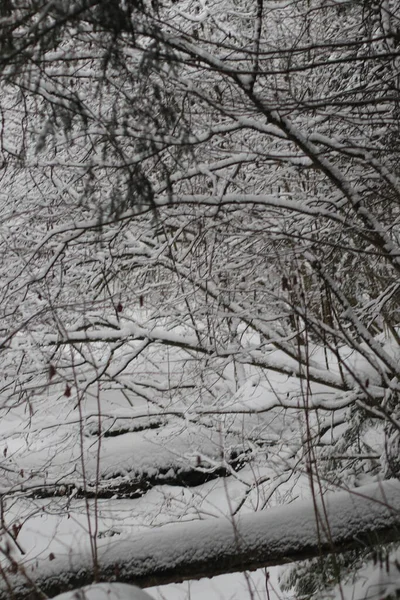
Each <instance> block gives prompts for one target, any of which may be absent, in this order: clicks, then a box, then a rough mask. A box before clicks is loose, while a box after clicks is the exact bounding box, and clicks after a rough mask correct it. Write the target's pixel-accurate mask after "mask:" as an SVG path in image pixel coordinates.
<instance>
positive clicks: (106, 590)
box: [55, 583, 153, 600]
mask: <svg viewBox="0 0 400 600" xmlns="http://www.w3.org/2000/svg"><path fill="white" fill-rule="evenodd" d="M55 598H56V600H153V598H152V597H151V596H150V595H149V594H147V593H146V592H144V591H143V590H141V589H140V588H138V587H136V586H134V585H127V584H125V583H97V584H93V585H88V586H85V587H83V588H79V589H76V590H73V591H71V592H65V593H64V594H59V595H58V596H56V597H55Z"/></svg>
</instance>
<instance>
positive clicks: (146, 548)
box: [0, 480, 400, 600]
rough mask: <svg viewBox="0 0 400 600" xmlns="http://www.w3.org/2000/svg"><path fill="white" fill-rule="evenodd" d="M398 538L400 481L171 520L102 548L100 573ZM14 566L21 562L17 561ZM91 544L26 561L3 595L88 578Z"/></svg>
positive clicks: (134, 572)
mask: <svg viewBox="0 0 400 600" xmlns="http://www.w3.org/2000/svg"><path fill="white" fill-rule="evenodd" d="M396 540H400V482H398V481H394V480H391V481H385V482H382V483H376V484H373V485H369V486H365V487H360V488H356V489H353V490H347V491H342V492H338V493H330V494H327V495H325V496H324V499H323V501H321V500H318V501H316V502H315V503H314V502H313V501H312V500H307V501H298V502H294V503H293V504H291V505H286V506H282V507H279V506H278V507H275V508H272V509H269V510H266V511H261V512H257V513H252V514H247V515H242V516H240V517H239V518H237V519H230V518H221V519H212V520H211V519H210V520H207V521H196V522H187V523H181V524H176V525H169V526H165V527H162V528H160V529H158V530H152V531H150V532H149V533H141V534H140V535H137V536H136V537H134V538H132V537H129V538H128V537H125V538H122V537H121V538H119V539H116V538H115V537H114V538H112V539H109V540H107V542H103V541H102V542H101V545H100V544H99V547H98V564H97V568H96V572H97V576H98V578H100V579H102V580H106V581H118V582H125V583H135V584H136V585H139V586H140V587H149V586H154V585H162V584H166V583H170V582H180V581H183V580H188V579H198V578H201V577H212V576H214V575H219V574H223V573H233V572H236V571H244V570H252V569H256V568H260V567H268V566H272V565H279V564H284V563H289V562H292V561H297V560H303V559H306V558H311V557H315V556H319V555H320V554H328V553H331V552H342V551H345V550H348V549H353V548H360V547H362V548H365V547H366V546H367V547H368V546H374V545H376V544H377V543H385V542H389V541H396ZM12 566H13V567H14V569H13V570H14V571H15V570H16V565H15V564H14V565H12ZM93 574H94V567H93V559H92V556H91V554H90V552H89V551H77V550H75V551H74V550H72V549H71V550H70V551H69V552H68V553H67V554H65V555H64V556H53V555H52V556H50V557H49V558H48V559H47V560H40V561H35V562H33V563H27V564H25V565H24V566H23V567H19V569H18V572H17V573H14V574H12V573H7V577H6V581H7V585H5V583H4V582H3V583H2V587H1V590H0V599H1V600H3V599H6V598H8V597H9V594H10V591H11V590H12V596H13V598H14V600H25V599H27V598H29V599H31V600H32V599H34V598H39V597H42V596H39V590H40V591H41V592H42V593H45V594H46V595H48V596H50V597H51V596H55V595H56V594H58V593H61V592H64V591H66V590H69V589H73V588H77V587H80V586H83V585H87V584H90V583H91V582H92V581H93Z"/></svg>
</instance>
